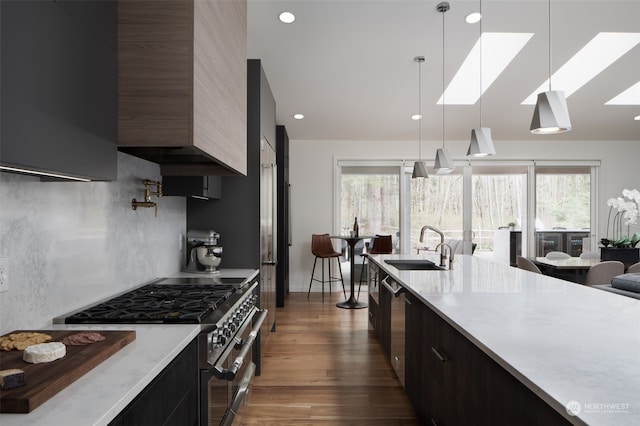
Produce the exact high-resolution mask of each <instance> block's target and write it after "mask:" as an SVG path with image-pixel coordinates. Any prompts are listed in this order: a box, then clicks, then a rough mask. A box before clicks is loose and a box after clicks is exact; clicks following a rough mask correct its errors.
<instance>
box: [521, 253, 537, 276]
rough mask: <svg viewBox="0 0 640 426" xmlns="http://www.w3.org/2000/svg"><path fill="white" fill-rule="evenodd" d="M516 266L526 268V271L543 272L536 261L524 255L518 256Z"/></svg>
mask: <svg viewBox="0 0 640 426" xmlns="http://www.w3.org/2000/svg"><path fill="white" fill-rule="evenodd" d="M516 266H517V267H518V268H520V269H524V270H525V271H530V272H535V273H536V274H542V271H541V270H540V268H538V267H537V266H536V264H535V263H533V262H532V261H530V260H529V259H527V258H526V257H522V256H518V257H516Z"/></svg>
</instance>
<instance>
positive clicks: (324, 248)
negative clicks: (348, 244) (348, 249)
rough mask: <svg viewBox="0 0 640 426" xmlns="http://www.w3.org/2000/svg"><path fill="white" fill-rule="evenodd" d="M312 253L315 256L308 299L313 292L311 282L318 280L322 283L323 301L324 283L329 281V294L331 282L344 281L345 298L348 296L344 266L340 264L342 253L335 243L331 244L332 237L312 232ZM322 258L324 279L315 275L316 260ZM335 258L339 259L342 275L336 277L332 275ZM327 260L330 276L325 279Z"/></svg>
mask: <svg viewBox="0 0 640 426" xmlns="http://www.w3.org/2000/svg"><path fill="white" fill-rule="evenodd" d="M311 253H313V255H314V256H315V259H314V260H313V269H312V270H311V280H310V281H309V291H308V292H307V299H308V298H309V295H310V294H311V284H313V282H314V281H318V282H320V283H322V301H323V302H324V284H325V283H329V294H331V284H332V283H334V282H337V281H340V282H342V291H343V292H344V298H345V299H346V298H347V290H346V289H345V287H344V279H343V277H342V266H341V265H340V256H342V253H340V252H337V251H335V250H334V248H333V244H331V238H329V234H312V235H311ZM318 258H320V260H321V263H322V279H317V278H315V277H314V275H315V271H316V262H317V261H318ZM333 259H337V261H338V269H339V270H340V277H334V276H332V275H331V261H332V260H333ZM325 260H327V261H328V264H329V268H328V269H329V277H328V279H326V280H325V277H324V270H325V267H324V261H325Z"/></svg>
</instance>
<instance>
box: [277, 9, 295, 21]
mask: <svg viewBox="0 0 640 426" xmlns="http://www.w3.org/2000/svg"><path fill="white" fill-rule="evenodd" d="M278 19H280V22H282V23H284V24H290V23H292V22H293V21H295V20H296V15H294V14H293V13H291V12H282V13H281V14H280V15H279V16H278Z"/></svg>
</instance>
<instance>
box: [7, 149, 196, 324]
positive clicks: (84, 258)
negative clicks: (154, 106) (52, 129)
mask: <svg viewBox="0 0 640 426" xmlns="http://www.w3.org/2000/svg"><path fill="white" fill-rule="evenodd" d="M143 179H151V180H161V177H160V168H159V166H158V165H157V164H153V163H150V162H148V161H145V160H141V159H139V158H136V157H132V156H129V155H126V154H123V153H119V154H118V180H117V181H116V182H40V179H39V178H36V177H31V176H23V175H17V174H9V173H0V257H2V258H8V259H9V286H10V288H9V291H7V292H3V293H0V309H1V311H0V320H1V323H0V334H4V333H6V332H9V331H12V330H15V329H32V328H42V327H46V326H47V325H49V324H50V323H51V320H52V318H54V317H56V316H59V315H62V314H65V313H67V312H69V311H71V310H75V309H78V308H81V307H83V306H85V305H87V304H90V303H93V302H95V301H98V300H101V299H104V298H106V297H109V296H111V295H113V294H115V293H120V292H122V291H125V290H127V289H130V288H132V287H136V286H138V285H140V284H142V283H144V282H147V281H149V280H151V279H153V278H156V277H159V276H166V275H168V274H173V273H175V272H177V271H179V270H180V267H181V265H182V260H183V259H184V254H183V251H181V250H180V243H179V236H180V235H182V236H184V235H185V227H186V202H185V198H184V197H162V198H160V199H157V198H156V197H152V198H153V199H152V201H158V203H159V209H158V217H154V210H153V209H152V208H142V209H138V210H136V211H134V210H132V209H131V200H132V199H133V198H136V199H138V200H140V199H144V185H143V184H142V180H143Z"/></svg>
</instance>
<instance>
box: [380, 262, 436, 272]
mask: <svg viewBox="0 0 640 426" xmlns="http://www.w3.org/2000/svg"><path fill="white" fill-rule="evenodd" d="M385 262H386V263H388V264H389V265H391V266H393V267H395V268H396V269H400V270H421V271H444V270H445V268H442V267H440V266H438V265H436V264H435V263H433V262H432V261H430V260H424V259H389V260H385Z"/></svg>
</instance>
